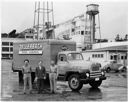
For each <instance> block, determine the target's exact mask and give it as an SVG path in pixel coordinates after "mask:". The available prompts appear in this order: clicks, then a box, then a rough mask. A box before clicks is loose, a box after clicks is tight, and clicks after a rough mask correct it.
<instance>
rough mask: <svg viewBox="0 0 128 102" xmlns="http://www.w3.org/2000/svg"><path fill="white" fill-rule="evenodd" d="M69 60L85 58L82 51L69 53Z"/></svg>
mask: <svg viewBox="0 0 128 102" xmlns="http://www.w3.org/2000/svg"><path fill="white" fill-rule="evenodd" d="M67 57H68V60H70V61H72V60H83V56H82V55H81V54H80V53H70V54H68V56H67Z"/></svg>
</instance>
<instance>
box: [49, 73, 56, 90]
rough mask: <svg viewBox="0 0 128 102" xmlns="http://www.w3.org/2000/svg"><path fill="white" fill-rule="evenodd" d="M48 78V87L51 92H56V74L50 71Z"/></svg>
mask: <svg viewBox="0 0 128 102" xmlns="http://www.w3.org/2000/svg"><path fill="white" fill-rule="evenodd" d="M49 80H50V89H51V92H56V80H57V74H56V73H50V74H49Z"/></svg>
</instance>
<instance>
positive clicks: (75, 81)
mask: <svg viewBox="0 0 128 102" xmlns="http://www.w3.org/2000/svg"><path fill="white" fill-rule="evenodd" d="M68 84H69V87H70V88H71V89H72V91H79V90H80V89H81V88H82V87H83V83H81V82H80V78H79V75H78V74H73V75H71V76H70V77H69V79H68Z"/></svg>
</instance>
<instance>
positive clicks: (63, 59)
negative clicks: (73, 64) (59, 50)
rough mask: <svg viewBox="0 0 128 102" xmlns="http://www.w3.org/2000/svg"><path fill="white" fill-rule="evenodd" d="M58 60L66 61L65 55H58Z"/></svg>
mask: <svg viewBox="0 0 128 102" xmlns="http://www.w3.org/2000/svg"><path fill="white" fill-rule="evenodd" d="M59 60H60V61H66V60H67V59H66V55H64V54H61V55H59Z"/></svg>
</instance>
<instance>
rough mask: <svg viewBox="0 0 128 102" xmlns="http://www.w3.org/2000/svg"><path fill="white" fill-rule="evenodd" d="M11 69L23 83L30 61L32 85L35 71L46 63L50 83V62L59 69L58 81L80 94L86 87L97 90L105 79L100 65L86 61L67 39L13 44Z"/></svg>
mask: <svg viewBox="0 0 128 102" xmlns="http://www.w3.org/2000/svg"><path fill="white" fill-rule="evenodd" d="M13 45H14V46H13V49H14V50H13V54H14V55H13V62H12V70H13V71H14V72H18V73H19V82H22V81H23V74H22V71H21V69H22V66H23V65H24V60H25V59H28V60H29V63H30V65H31V67H32V74H31V75H32V82H33V80H34V78H35V68H36V67H37V66H38V62H39V61H40V60H41V61H43V66H44V67H45V68H46V73H47V78H46V81H49V77H48V76H49V75H48V74H49V71H50V62H51V61H52V60H54V61H55V63H56V65H57V68H58V77H57V80H59V81H68V84H69V87H70V88H71V89H72V90H73V91H78V90H80V89H81V88H82V86H83V84H90V85H91V86H92V87H94V88H97V87H99V86H100V85H101V83H102V81H103V80H105V79H106V77H105V73H104V71H103V70H102V69H101V65H100V64H99V63H95V62H91V61H85V60H84V59H83V56H82V54H81V52H78V51H76V43H75V42H73V41H69V40H68V41H67V40H55V39H46V40H37V41H24V42H16V43H14V44H13Z"/></svg>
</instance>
